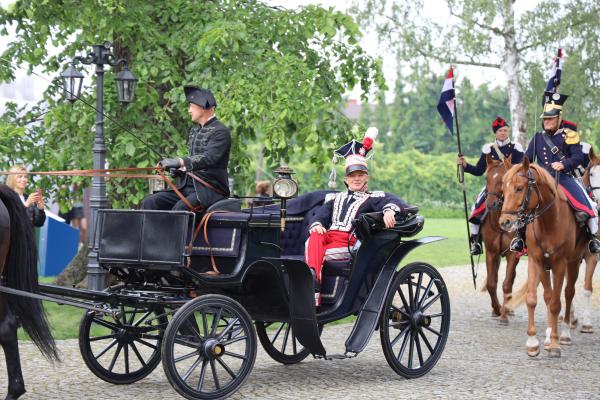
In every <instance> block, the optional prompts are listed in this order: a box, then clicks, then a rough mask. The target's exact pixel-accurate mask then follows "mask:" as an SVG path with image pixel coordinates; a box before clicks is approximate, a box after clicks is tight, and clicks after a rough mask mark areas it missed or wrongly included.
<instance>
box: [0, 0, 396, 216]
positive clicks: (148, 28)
mask: <svg viewBox="0 0 600 400" xmlns="http://www.w3.org/2000/svg"><path fill="white" fill-rule="evenodd" d="M0 26H1V27H2V28H1V32H0V33H2V34H6V33H7V27H8V26H12V27H14V29H15V31H16V35H17V40H15V41H14V42H12V43H10V44H9V45H8V47H7V49H6V51H5V52H4V54H3V55H2V63H0V65H1V69H0V80H2V81H10V80H11V79H13V78H14V71H15V68H18V67H17V65H20V64H22V63H25V62H26V63H28V65H29V68H30V69H32V68H34V67H35V66H41V67H42V69H43V71H44V72H45V73H47V74H49V75H52V76H58V73H59V72H60V71H61V70H62V69H63V68H64V67H65V66H66V64H67V63H68V62H69V61H70V60H71V59H72V58H73V56H75V54H76V53H85V52H87V51H89V50H90V45H93V44H98V43H102V42H104V41H105V40H110V41H111V42H113V44H114V53H115V55H116V57H117V58H125V59H127V61H128V62H129V65H130V68H131V69H132V71H133V72H134V73H135V75H136V76H137V78H138V79H139V82H138V88H137V92H136V101H135V102H134V103H132V104H131V105H129V106H128V107H127V108H126V109H123V108H122V107H120V106H119V105H118V104H117V101H116V94H115V88H114V74H113V73H110V72H109V73H106V75H105V100H104V104H105V112H106V113H107V114H108V115H111V116H112V117H113V118H115V119H117V120H118V121H119V124H121V125H123V126H125V127H126V128H127V129H129V130H132V131H133V132H135V133H136V134H137V135H138V136H140V137H141V138H142V139H143V140H144V141H146V142H147V143H149V145H150V146H151V147H152V148H153V149H155V150H156V151H158V152H159V153H161V154H164V155H168V156H176V155H182V154H185V152H186V151H187V150H186V146H185V145H186V141H187V132H188V130H189V128H190V125H191V122H190V121H189V116H188V115H187V104H186V103H185V97H184V95H183V91H182V86H183V85H184V84H187V83H196V84H198V85H201V86H203V87H208V88H210V89H211V90H213V92H214V93H215V95H216V98H217V102H218V104H219V105H218V108H217V114H218V116H219V118H220V119H221V120H223V121H224V122H225V124H226V125H228V126H229V127H230V128H231V131H232V136H233V146H232V160H231V162H230V173H231V175H232V176H233V177H235V179H236V184H237V185H239V186H241V185H243V184H245V183H247V182H248V181H251V180H253V177H254V172H253V171H250V160H251V159H253V158H256V157H257V155H256V154H251V153H250V152H249V151H248V145H249V144H251V143H252V142H254V141H257V140H260V141H261V142H262V143H263V144H264V152H265V156H266V158H267V159H269V160H274V161H275V162H279V161H280V160H286V159H289V157H290V155H291V154H292V153H294V152H300V153H302V154H305V155H306V156H307V157H308V156H310V160H311V162H313V163H314V164H316V165H320V164H323V163H324V162H326V160H328V159H329V155H328V154H327V152H326V151H325V149H324V148H323V146H322V143H323V142H332V141H341V140H344V139H346V138H348V135H349V134H348V131H349V127H350V123H349V122H348V121H347V119H346V118H345V117H344V116H343V115H342V114H341V112H340V101H341V98H342V97H341V96H342V94H343V93H344V92H345V91H346V90H348V89H351V88H353V87H354V86H356V85H360V87H361V89H362V91H363V94H364V95H366V93H368V92H369V91H371V90H373V89H374V88H375V87H376V86H379V87H385V83H384V80H383V76H382V74H381V68H380V64H379V61H378V60H375V59H373V58H371V57H369V56H367V55H366V53H365V52H364V51H363V49H362V48H361V47H360V46H359V45H358V44H357V39H358V38H359V36H360V32H359V29H358V26H357V24H356V23H355V22H354V20H353V19H352V18H351V17H349V16H348V15H345V14H343V13H340V12H336V11H333V10H331V9H329V10H327V9H324V8H321V7H316V6H308V7H304V8H301V9H299V10H287V9H282V8H272V7H268V6H266V5H264V4H263V3H261V2H259V1H241V0H224V1H189V0H172V1H167V2H158V1H150V2H148V1H143V0H102V1H99V0H82V1H78V2H66V4H63V3H62V2H53V1H47V0H45V1H39V0H36V1H33V0H20V1H17V2H16V3H15V4H14V5H13V6H11V7H10V8H9V9H7V10H1V11H0ZM50 45H52V46H54V47H57V48H59V49H60V50H59V51H58V53H57V54H52V52H50V51H49V50H48V49H49V48H50ZM7 60H8V62H7ZM90 72H91V71H90ZM114 72H117V71H114ZM57 82H58V79H55V81H54V83H55V84H54V85H51V86H50V87H49V88H48V90H47V92H46V93H45V96H44V102H45V104H47V106H48V107H50V110H51V111H50V112H48V113H47V114H46V115H45V117H44V121H43V124H41V125H40V126H39V127H37V128H36V129H35V131H36V135H39V137H37V136H36V138H35V140H31V139H28V138H25V137H23V136H21V138H22V140H25V141H28V143H33V144H34V146H29V147H28V148H27V149H23V151H21V149H15V150H13V151H12V152H10V153H9V154H10V157H9V160H4V161H6V162H13V161H15V160H17V159H20V160H23V161H26V162H28V163H30V164H31V165H32V166H33V167H34V168H36V169H38V168H40V169H47V170H60V169H69V168H91V164H92V153H91V146H92V143H93V137H94V135H93V128H94V111H93V109H91V108H90V107H87V106H86V105H84V104H83V103H81V102H76V103H75V104H74V105H72V106H71V105H69V104H65V103H64V102H63V101H62V100H61V99H60V90H59V86H58V83H57ZM93 88H94V84H93V82H92V81H91V80H87V82H86V83H85V88H84V93H83V94H82V98H83V99H84V100H85V101H87V102H88V103H92V104H94V94H93ZM33 112H35V110H34V111H33ZM30 115H31V113H30ZM3 121H5V123H6V124H8V125H10V124H12V125H13V126H15V125H16V126H18V123H19V120H18V119H16V118H10V116H5V117H4V118H3ZM3 126H4V125H3ZM1 129H5V128H4V127H2V128H1ZM12 134H13V135H24V134H23V133H22V132H21V131H20V130H17V131H15V132H13V133H12ZM105 137H106V143H107V149H108V152H107V161H108V164H109V165H110V166H111V167H126V166H127V167H129V166H137V167H147V166H152V165H154V164H155V163H156V161H157V156H156V155H155V154H154V153H153V152H152V151H151V150H150V149H148V148H147V147H146V146H145V145H143V144H142V143H140V142H139V141H137V140H136V139H135V138H134V137H133V136H132V135H130V134H127V133H126V132H124V131H123V130H122V129H121V128H119V127H118V126H117V125H115V124H112V123H111V122H110V121H106V129H105ZM339 138H343V139H339ZM35 145H37V146H41V147H42V148H43V151H42V152H41V153H40V151H39V150H35V151H33V150H31V147H37V146H35ZM25 147H27V146H25ZM39 157H43V158H39ZM5 165H6V163H5ZM109 184H110V185H109V189H108V192H109V194H110V196H111V200H113V205H116V206H119V205H121V206H122V205H125V204H129V203H128V202H132V203H137V202H139V201H140V200H141V198H142V197H143V196H144V195H145V194H146V193H147V186H146V183H145V182H138V183H136V184H135V185H133V184H128V185H123V184H121V183H115V184H113V183H112V182H110V183H109Z"/></svg>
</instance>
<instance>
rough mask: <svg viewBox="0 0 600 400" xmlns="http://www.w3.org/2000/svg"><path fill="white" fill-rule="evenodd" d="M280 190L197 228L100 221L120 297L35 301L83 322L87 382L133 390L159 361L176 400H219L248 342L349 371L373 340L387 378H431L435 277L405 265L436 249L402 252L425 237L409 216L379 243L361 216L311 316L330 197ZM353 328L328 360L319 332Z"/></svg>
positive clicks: (215, 214) (108, 215)
mask: <svg viewBox="0 0 600 400" xmlns="http://www.w3.org/2000/svg"><path fill="white" fill-rule="evenodd" d="M287 177H289V175H286V174H284V175H283V177H282V178H283V179H281V180H280V182H279V185H277V184H276V185H275V191H276V193H277V191H278V189H279V193H280V195H281V196H280V197H278V198H276V199H275V200H276V204H271V205H262V206H255V207H252V208H250V209H244V210H242V209H241V200H240V199H226V200H223V201H221V202H219V203H216V204H214V205H213V206H212V207H211V208H210V209H209V210H208V211H209V212H210V214H209V215H210V217H205V218H204V219H203V220H202V221H201V223H200V224H198V221H194V219H195V216H194V214H192V213H187V212H177V211H132V210H101V211H100V212H99V217H98V224H97V230H96V235H97V236H96V240H95V242H96V243H97V251H98V259H99V262H100V265H101V266H102V267H103V268H105V269H106V270H107V271H108V272H109V273H110V274H113V275H115V276H116V277H117V278H118V280H119V284H118V285H116V286H112V287H111V288H109V289H107V290H106V291H104V292H95V291H90V290H78V289H67V288H62V287H56V286H52V285H41V290H42V292H43V293H44V296H43V297H44V298H45V299H49V298H50V299H53V300H55V301H58V302H62V303H67V304H72V305H76V306H83V307H85V308H87V309H88V311H87V312H86V314H85V315H84V317H83V319H82V322H81V326H80V337H79V344H80V349H81V354H82V356H83V359H84V361H85V363H86V364H87V366H88V367H89V368H90V370H91V371H92V372H93V373H94V374H95V375H97V376H98V377H99V378H101V379H103V380H105V381H108V382H111V383H115V384H127V383H132V382H135V381H137V380H139V379H142V378H144V377H145V376H147V375H148V374H149V373H151V372H152V371H153V370H154V368H156V366H157V365H158V364H159V363H161V361H162V365H163V368H164V371H165V374H166V376H167V378H168V380H169V382H170V383H171V384H172V385H173V387H174V388H175V390H176V391H177V392H178V393H180V394H181V395H182V396H184V397H187V398H189V399H216V398H223V397H227V396H229V395H231V394H232V393H233V392H235V391H236V390H237V389H238V388H239V387H240V386H241V385H242V384H243V383H244V381H245V380H246V379H247V377H248V376H249V374H250V372H251V370H252V368H253V365H254V361H255V358H256V353H257V337H258V341H260V343H261V344H262V346H263V348H264V349H265V351H266V352H267V354H269V356H271V357H272V358H273V359H275V360H276V361H278V362H281V363H284V364H294V363H298V362H300V361H302V360H303V359H305V358H306V357H307V356H308V355H311V354H312V355H313V356H314V357H316V358H321V359H334V358H351V357H355V356H356V355H358V354H359V353H360V352H361V351H362V350H363V349H364V348H365V347H366V345H367V343H368V341H369V340H370V338H371V336H372V335H373V333H374V332H375V331H377V330H378V331H379V334H380V339H381V344H382V348H383V352H384V354H385V357H386V360H387V362H388V364H389V365H390V367H391V368H392V369H393V370H394V371H395V372H396V373H398V374H399V375H401V376H403V377H406V378H416V377H420V376H422V375H424V374H426V373H427V372H428V371H429V370H431V368H432V367H433V366H434V365H435V364H436V363H437V361H438V359H439V357H440V356H441V354H442V352H443V349H444V346H445V343H446V339H447V336H448V331H449V326H450V303H449V297H448V292H447V289H446V286H445V284H444V281H443V279H442V277H441V275H440V274H439V272H438V271H437V270H436V269H435V268H434V267H432V266H430V265H428V264H426V263H423V262H414V263H410V264H408V265H402V260H403V259H404V257H405V256H406V255H407V254H408V253H409V252H410V251H411V250H413V249H415V248H416V247H419V246H421V245H423V244H426V243H430V242H433V241H437V240H440V239H442V238H440V237H425V238H420V239H416V240H407V238H409V237H411V236H414V235H416V234H417V233H418V232H419V231H421V229H422V228H423V224H424V219H423V217H422V216H420V215H419V214H417V209H416V208H409V209H407V210H405V212H404V213H403V214H402V215H401V216H398V217H397V223H396V226H395V227H394V228H393V229H383V224H382V223H381V215H378V214H368V215H363V216H361V218H359V219H358V220H356V221H355V222H354V224H355V228H356V234H357V237H358V239H359V241H358V242H357V245H355V246H354V247H353V248H352V249H350V250H351V251H350V252H351V254H352V260H350V261H329V262H326V263H325V265H324V269H323V282H322V287H321V296H322V299H323V300H322V304H321V305H320V306H319V307H318V308H317V307H315V287H314V281H313V275H312V274H311V272H310V269H309V268H308V266H307V265H306V264H305V262H304V244H305V241H306V239H307V237H308V225H309V221H310V219H311V217H312V216H313V215H314V212H315V210H316V209H317V208H318V207H319V206H320V205H321V204H322V203H323V201H324V198H325V195H326V193H328V192H326V191H319V192H313V193H309V194H305V195H302V196H299V197H296V198H293V199H290V200H288V199H287V198H286V197H291V195H293V194H294V192H295V188H294V187H293V185H294V183H293V181H291V180H290V181H289V182H286V179H287ZM286 189H287V190H286ZM192 239H195V240H192ZM215 271H218V273H216V272H215ZM353 315H354V316H356V320H355V322H354V327H353V329H352V331H351V333H350V335H349V337H348V339H347V340H346V342H345V352H344V353H343V354H329V353H327V351H326V349H325V348H324V347H323V345H322V343H321V340H320V335H321V333H322V330H323V326H324V325H326V324H328V323H330V322H333V321H338V320H340V319H343V318H346V317H348V316H353Z"/></svg>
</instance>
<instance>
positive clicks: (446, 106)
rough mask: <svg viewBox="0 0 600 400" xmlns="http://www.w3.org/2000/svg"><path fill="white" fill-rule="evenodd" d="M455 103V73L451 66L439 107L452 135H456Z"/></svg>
mask: <svg viewBox="0 0 600 400" xmlns="http://www.w3.org/2000/svg"><path fill="white" fill-rule="evenodd" d="M454 105H455V95H454V75H453V73H452V67H450V71H448V75H447V76H446V80H445V81H444V86H443V87H442V94H441V95H440V100H439V101H438V105H437V109H438V112H439V113H440V115H441V116H442V120H444V123H445V124H446V126H447V127H448V130H449V131H450V133H451V134H452V135H454V125H453V123H452V122H453V118H454Z"/></svg>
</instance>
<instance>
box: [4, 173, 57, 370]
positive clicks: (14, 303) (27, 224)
mask: <svg viewBox="0 0 600 400" xmlns="http://www.w3.org/2000/svg"><path fill="white" fill-rule="evenodd" d="M0 200H1V201H2V202H3V203H4V205H5V206H6V209H7V210H8V213H9V216H10V247H9V250H8V255H7V257H6V263H5V266H4V267H5V268H4V275H5V278H6V286H8V287H11V288H14V289H17V290H23V291H27V292H33V293H36V292H38V273H37V249H36V247H35V236H34V232H33V224H32V223H31V219H30V218H29V216H28V215H27V212H26V210H25V208H24V207H23V205H22V203H21V199H19V197H18V195H17V194H16V193H15V192H14V191H13V190H12V189H11V188H9V187H8V186H6V185H0ZM4 298H5V299H6V301H7V304H8V308H9V309H10V311H11V312H12V313H13V314H14V315H15V316H16V317H17V319H18V321H19V322H20V324H21V325H22V326H23V328H24V329H25V332H27V334H28V335H29V337H30V338H31V340H33V343H35V345H36V346H37V347H38V348H39V349H40V351H41V352H42V354H43V355H44V356H45V357H46V358H48V360H51V361H53V360H56V361H58V360H59V356H58V351H57V349H56V343H55V342H54V338H53V337H52V333H51V332H50V327H49V325H48V320H47V318H46V313H45V312H44V308H43V307H42V302H41V301H40V300H37V299H32V298H30V297H23V296H14V295H6V296H4Z"/></svg>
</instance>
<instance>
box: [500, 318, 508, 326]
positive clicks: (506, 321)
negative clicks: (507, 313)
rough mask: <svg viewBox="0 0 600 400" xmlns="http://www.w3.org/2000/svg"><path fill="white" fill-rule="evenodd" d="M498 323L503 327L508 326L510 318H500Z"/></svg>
mask: <svg viewBox="0 0 600 400" xmlns="http://www.w3.org/2000/svg"><path fill="white" fill-rule="evenodd" d="M498 323H499V324H500V325H502V326H508V318H500V319H499V320H498Z"/></svg>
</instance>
